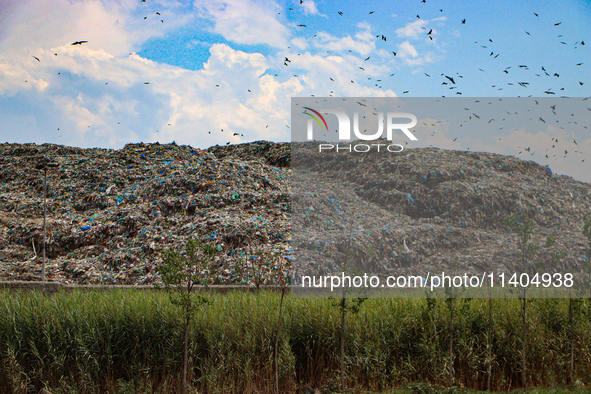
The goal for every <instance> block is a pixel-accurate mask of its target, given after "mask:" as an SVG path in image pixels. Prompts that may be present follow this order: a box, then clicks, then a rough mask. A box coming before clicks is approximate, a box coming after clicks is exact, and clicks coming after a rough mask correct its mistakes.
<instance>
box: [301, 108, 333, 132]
mask: <svg viewBox="0 0 591 394" xmlns="http://www.w3.org/2000/svg"><path fill="white" fill-rule="evenodd" d="M304 109H305V110H307V111H311V112H313V113H314V114H315V115H318V117H319V118H320V119H322V123H324V127H326V130H328V125H327V124H326V120H324V116H322V115H321V114H320V112H318V111H316V110H315V109H312V108H309V107H304ZM304 113H305V114H306V115H308V116H310V117H311V118H312V119H314V120H315V121H316V123H318V126H320V130H322V123H320V119H318V118H317V117H316V116H314V114H311V113H310V112H306V111H304Z"/></svg>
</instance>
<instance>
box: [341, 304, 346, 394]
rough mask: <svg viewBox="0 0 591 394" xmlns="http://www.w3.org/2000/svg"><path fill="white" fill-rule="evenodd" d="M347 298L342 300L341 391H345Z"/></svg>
mask: <svg viewBox="0 0 591 394" xmlns="http://www.w3.org/2000/svg"><path fill="white" fill-rule="evenodd" d="M346 302H347V300H346V298H345V297H344V296H343V298H342V299H341V391H344V390H345V330H346V328H345V324H346V317H347V308H346V307H347V305H346Z"/></svg>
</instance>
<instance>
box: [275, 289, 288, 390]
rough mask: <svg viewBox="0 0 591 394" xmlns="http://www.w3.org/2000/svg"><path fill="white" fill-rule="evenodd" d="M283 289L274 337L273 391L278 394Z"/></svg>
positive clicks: (282, 290)
mask: <svg viewBox="0 0 591 394" xmlns="http://www.w3.org/2000/svg"><path fill="white" fill-rule="evenodd" d="M284 296H285V287H283V288H282V289H281V302H280V303H279V321H278V322H277V335H276V336H275V357H274V358H275V390H276V391H277V394H279V331H280V330H281V313H282V312H283V297H284Z"/></svg>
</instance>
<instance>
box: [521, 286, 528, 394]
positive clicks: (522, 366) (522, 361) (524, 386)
mask: <svg viewBox="0 0 591 394" xmlns="http://www.w3.org/2000/svg"><path fill="white" fill-rule="evenodd" d="M525 291H526V289H525V288H524V289H523V313H522V317H523V327H522V328H523V330H522V342H523V349H522V351H523V359H522V360H521V370H522V371H521V384H522V385H523V390H526V389H527V380H526V373H525V358H526V357H525V329H526V327H525V302H526V298H525Z"/></svg>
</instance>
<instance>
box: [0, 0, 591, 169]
mask: <svg viewBox="0 0 591 394" xmlns="http://www.w3.org/2000/svg"><path fill="white" fill-rule="evenodd" d="M339 12H340V13H342V15H341V14H339ZM536 14H537V16H536ZM0 15H2V18H0V119H1V120H2V121H1V122H0V142H4V141H7V142H36V143H45V142H51V143H58V144H64V145H73V146H81V147H94V146H100V147H110V148H120V147H122V146H123V145H124V144H125V143H128V142H139V141H144V142H154V141H159V142H161V143H166V142H170V141H173V140H175V141H176V142H177V143H179V144H190V145H192V146H194V147H200V148H207V147H209V146H211V145H215V144H226V143H227V142H231V143H241V142H248V141H255V140H260V139H266V140H273V141H288V140H289V139H290V130H289V124H290V98H291V97H308V96H312V95H313V96H317V97H320V96H336V97H394V96H401V97H406V96H408V97H440V96H449V97H451V96H455V97H458V96H461V97H517V96H533V97H548V96H549V95H548V94H547V93H545V92H552V93H554V96H555V97H559V96H567V97H587V96H591V78H589V75H591V73H590V67H591V52H590V47H591V34H590V32H591V24H590V23H589V21H590V19H591V18H590V17H591V3H590V2H588V1H574V0H571V1H561V2H550V1H544V2H540V1H517V2H515V1H493V2H487V1H458V0H454V1H439V0H426V1H425V2H424V3H423V2H422V1H421V0H399V1H387V2H384V1H382V2H378V1H364V2H357V1H355V2H337V1H323V0H315V1H312V0H304V1H303V2H302V3H301V4H300V1H299V0H297V1H281V2H273V1H255V0H195V1H157V0H146V1H145V2H141V1H139V0H133V1H127V0H121V1H107V0H103V1H100V0H81V1H73V0H51V1H49V0H23V1H5V2H2V3H1V4H0ZM464 19H465V20H466V22H465V24H463V23H462V20H464ZM300 25H305V27H304V26H300ZM429 31H430V32H431V34H428V33H429ZM382 36H384V37H385V41H384V40H383V39H382ZM80 40H85V41H88V43H84V44H82V45H71V44H72V43H73V42H75V41H80ZM393 52H396V56H394V54H393ZM491 54H492V55H491ZM286 58H287V59H289V62H288V61H285V59H286ZM37 59H39V60H37ZM285 64H287V66H286V65H285ZM520 66H525V67H520ZM542 67H543V69H542ZM544 70H545V71H544ZM446 76H449V77H452V78H453V79H454V82H455V83H451V81H450V80H448V79H447V78H446ZM351 81H353V82H351ZM519 82H522V84H521V85H520V84H519ZM222 130H223V131H222ZM234 134H236V135H234ZM576 137H577V138H578V141H579V145H580V148H581V150H583V149H584V148H588V151H591V138H590V137H589V136H588V135H577V136H576ZM524 138H525V137H524ZM499 153H506V154H517V152H513V151H511V150H510V149H509V147H507V149H506V150H503V149H500V152H499ZM590 161H591V160H590ZM578 163H579V164H577V165H579V166H581V164H580V163H581V162H580V161H579V162H578ZM573 164H574V163H565V164H564V167H565V170H564V171H565V173H567V170H566V168H567V167H569V166H572V165H573ZM589 172H591V171H589Z"/></svg>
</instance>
